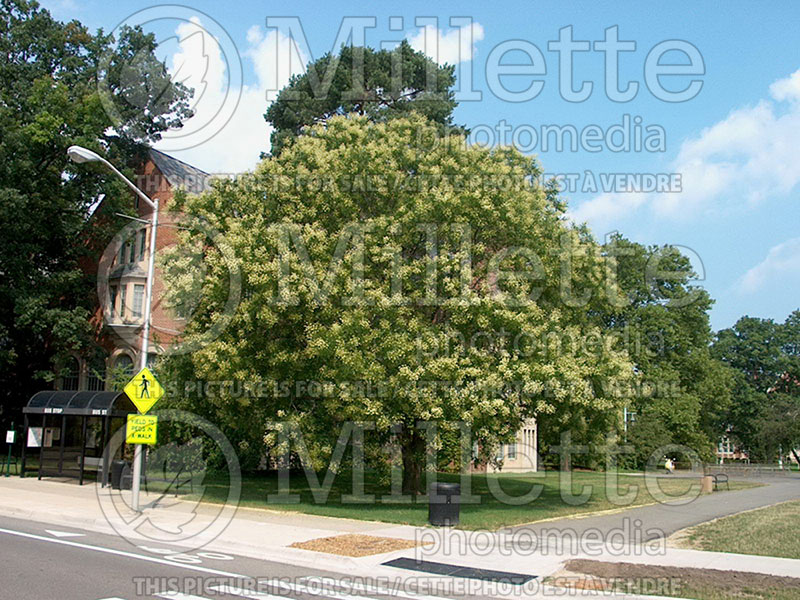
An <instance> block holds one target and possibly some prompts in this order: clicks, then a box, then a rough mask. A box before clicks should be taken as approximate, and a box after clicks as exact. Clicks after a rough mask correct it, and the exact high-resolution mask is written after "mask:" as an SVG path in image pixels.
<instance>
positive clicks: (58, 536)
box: [45, 529, 113, 600]
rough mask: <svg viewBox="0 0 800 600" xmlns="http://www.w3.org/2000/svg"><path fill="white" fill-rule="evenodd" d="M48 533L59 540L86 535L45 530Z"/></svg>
mask: <svg viewBox="0 0 800 600" xmlns="http://www.w3.org/2000/svg"><path fill="white" fill-rule="evenodd" d="M45 531H46V532H47V533H49V534H50V535H54V536H56V537H57V538H65V537H84V536H85V535H86V534H85V533H72V532H70V531H59V530H58V529H45ZM111 600H113V598H112V599H111Z"/></svg>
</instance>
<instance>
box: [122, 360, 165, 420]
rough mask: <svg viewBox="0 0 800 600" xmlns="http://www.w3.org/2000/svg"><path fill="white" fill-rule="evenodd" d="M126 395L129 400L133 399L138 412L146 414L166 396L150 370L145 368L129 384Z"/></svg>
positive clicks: (126, 387)
mask: <svg viewBox="0 0 800 600" xmlns="http://www.w3.org/2000/svg"><path fill="white" fill-rule="evenodd" d="M125 393H126V394H128V398H130V399H131V401H132V402H133V404H134V406H136V408H137V409H138V411H139V412H140V413H142V414H145V413H146V412H147V411H148V410H150V409H151V408H153V405H154V404H155V403H156V402H158V400H159V399H160V398H161V396H163V395H164V388H162V387H161V384H160V383H158V379H156V378H155V375H153V374H152V373H151V372H150V369H148V368H147V367H145V368H144V369H142V370H141V371H139V372H138V373H137V374H136V375H134V376H133V379H131V380H130V381H129V382H128V385H126V386H125Z"/></svg>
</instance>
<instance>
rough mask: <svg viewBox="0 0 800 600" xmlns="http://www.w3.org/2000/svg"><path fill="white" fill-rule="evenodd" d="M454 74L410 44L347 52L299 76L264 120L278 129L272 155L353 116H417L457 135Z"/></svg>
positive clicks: (383, 118) (317, 63)
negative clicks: (310, 129) (311, 130)
mask: <svg viewBox="0 0 800 600" xmlns="http://www.w3.org/2000/svg"><path fill="white" fill-rule="evenodd" d="M454 73H455V68H454V67H452V66H443V67H440V66H439V65H437V64H436V63H435V62H433V61H432V60H431V59H429V58H428V57H426V56H425V55H424V54H423V53H422V52H416V51H415V50H414V49H412V48H411V46H410V45H409V43H408V42H407V41H406V40H403V41H402V42H401V43H400V45H399V46H398V47H397V48H395V49H394V50H391V51H390V50H378V51H375V50H373V49H372V48H364V47H352V46H343V47H342V49H341V51H340V53H339V54H338V55H332V54H326V55H325V56H323V57H322V58H320V59H319V60H317V61H315V62H314V63H311V64H310V65H308V68H307V69H306V72H305V73H304V74H302V75H296V76H294V77H293V78H292V79H291V81H290V82H289V85H287V86H286V87H285V88H284V89H283V90H281V92H280V93H279V94H278V97H277V98H276V99H275V102H273V103H272V104H271V105H270V106H269V108H268V109H267V112H266V114H265V115H264V117H265V118H266V120H267V121H268V122H269V123H270V124H271V125H272V126H273V127H274V128H275V130H274V131H273V133H272V136H271V140H270V141H271V142H272V150H271V152H272V154H273V155H277V154H279V153H280V151H281V150H282V149H283V147H284V146H285V145H286V144H287V143H289V142H290V141H291V140H292V139H294V138H295V137H296V136H298V135H300V133H301V132H302V131H303V128H304V127H307V126H310V125H314V124H317V123H321V122H324V121H326V120H327V119H329V118H330V117H332V116H335V115H346V114H349V113H357V114H360V115H365V116H367V117H368V118H369V119H371V120H373V121H386V120H388V119H392V118H395V117H403V116H407V115H408V114H409V113H410V112H412V111H413V112H416V113H418V114H421V115H424V116H425V117H427V118H428V119H429V120H431V121H432V122H433V123H438V124H439V125H440V128H439V132H440V133H445V132H447V131H458V130H459V128H456V127H454V126H453V124H452V112H453V109H454V108H455V106H456V101H455V98H454V94H453V92H452V91H451V90H450V88H451V87H452V86H453V84H454V83H455V74H454Z"/></svg>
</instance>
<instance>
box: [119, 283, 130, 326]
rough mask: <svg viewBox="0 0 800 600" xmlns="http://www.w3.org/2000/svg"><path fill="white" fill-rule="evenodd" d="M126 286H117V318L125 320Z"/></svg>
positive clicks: (126, 310)
mask: <svg viewBox="0 0 800 600" xmlns="http://www.w3.org/2000/svg"><path fill="white" fill-rule="evenodd" d="M127 300H128V286H127V285H126V284H124V283H122V284H120V286H119V317H120V319H125V317H127V316H128V302H127Z"/></svg>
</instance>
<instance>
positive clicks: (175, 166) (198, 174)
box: [150, 148, 211, 194]
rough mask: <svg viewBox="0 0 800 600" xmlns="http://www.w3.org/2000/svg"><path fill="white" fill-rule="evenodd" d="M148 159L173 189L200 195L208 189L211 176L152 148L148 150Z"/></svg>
mask: <svg viewBox="0 0 800 600" xmlns="http://www.w3.org/2000/svg"><path fill="white" fill-rule="evenodd" d="M150 159H151V160H152V161H153V162H154V163H155V165H156V167H158V170H159V171H161V173H162V174H163V175H164V177H166V178H167V181H168V182H169V184H170V185H171V186H172V187H173V188H175V189H183V190H185V191H186V192H188V193H189V194H200V193H202V192H204V191H206V190H207V189H208V188H209V187H210V183H211V175H209V174H208V173H206V172H205V171H201V170H200V169H198V168H197V167H193V166H192V165H189V164H186V163H185V162H183V161H182V160H178V159H177V158H174V157H172V156H170V155H169V154H164V153H163V152H160V151H158V150H156V149H154V148H150Z"/></svg>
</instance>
